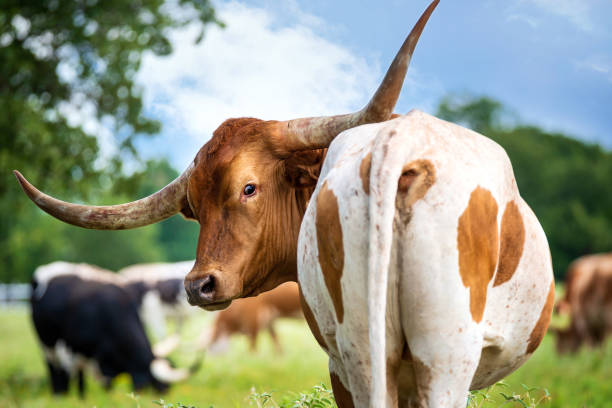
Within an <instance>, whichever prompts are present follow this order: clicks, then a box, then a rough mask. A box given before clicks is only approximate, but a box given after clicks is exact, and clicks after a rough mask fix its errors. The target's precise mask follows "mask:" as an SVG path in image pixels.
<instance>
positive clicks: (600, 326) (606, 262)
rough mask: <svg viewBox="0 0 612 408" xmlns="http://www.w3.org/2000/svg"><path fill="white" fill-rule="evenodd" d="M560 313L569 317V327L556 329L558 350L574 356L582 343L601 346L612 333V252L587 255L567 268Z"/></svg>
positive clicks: (559, 308) (559, 305) (559, 306)
mask: <svg viewBox="0 0 612 408" xmlns="http://www.w3.org/2000/svg"><path fill="white" fill-rule="evenodd" d="M557 306H558V310H559V312H560V313H561V314H569V316H570V325H569V327H568V328H566V329H555V330H554V332H555V334H556V337H557V351H558V352H559V353H560V354H564V353H574V352H576V351H578V349H579V348H580V346H581V345H582V344H583V343H586V344H588V345H591V346H598V345H601V344H602V343H603V342H604V340H605V339H606V336H607V335H608V334H609V333H611V332H612V253H605V254H595V255H587V256H583V257H580V258H578V259H576V260H575V261H574V262H572V263H571V264H570V266H569V268H568V272H567V277H566V282H565V296H564V297H563V299H562V300H561V301H560V302H559V304H558V305H557Z"/></svg>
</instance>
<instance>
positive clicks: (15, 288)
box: [0, 283, 31, 306]
mask: <svg viewBox="0 0 612 408" xmlns="http://www.w3.org/2000/svg"><path fill="white" fill-rule="evenodd" d="M30 292H31V286H30V284H29V283H0V306H9V305H20V304H25V303H26V302H27V301H28V300H29V299H30Z"/></svg>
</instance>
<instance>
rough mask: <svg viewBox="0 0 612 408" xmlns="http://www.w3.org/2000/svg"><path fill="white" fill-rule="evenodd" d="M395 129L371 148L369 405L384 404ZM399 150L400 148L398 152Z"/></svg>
mask: <svg viewBox="0 0 612 408" xmlns="http://www.w3.org/2000/svg"><path fill="white" fill-rule="evenodd" d="M395 134H396V131H395V130H390V131H388V130H384V129H383V130H382V131H381V132H380V133H379V135H378V136H377V138H376V141H375V144H374V148H373V149H372V161H371V167H370V196H369V216H370V224H369V225H370V227H369V228H370V230H369V248H368V287H367V288H368V289H367V290H368V320H369V333H368V334H369V341H370V361H371V365H372V366H371V369H372V385H371V387H372V389H371V394H370V407H372V408H374V407H376V408H378V407H382V406H385V404H386V396H387V375H386V371H387V370H386V350H385V348H386V344H385V343H386V306H387V286H388V280H389V279H388V278H389V263H390V259H391V247H392V244H393V218H394V216H395V196H396V195H397V180H398V179H399V176H400V173H401V169H402V164H401V160H400V157H399V155H400V154H401V153H402V150H403V149H401V148H400V149H398V148H397V147H396V146H393V147H392V146H391V145H392V143H391V142H392V138H393V136H394V135H395ZM398 150H399V151H398Z"/></svg>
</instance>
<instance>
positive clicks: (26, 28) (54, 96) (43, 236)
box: [0, 0, 220, 281]
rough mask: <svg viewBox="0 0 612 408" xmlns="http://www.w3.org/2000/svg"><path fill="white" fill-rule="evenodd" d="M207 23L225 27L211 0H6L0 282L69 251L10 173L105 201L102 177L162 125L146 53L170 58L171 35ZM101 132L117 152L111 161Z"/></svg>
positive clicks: (1, 16) (0, 104)
mask: <svg viewBox="0 0 612 408" xmlns="http://www.w3.org/2000/svg"><path fill="white" fill-rule="evenodd" d="M208 23H217V24H220V23H219V21H218V20H217V19H216V17H215V14H214V10H213V8H212V7H211V5H210V2H209V1H208V0H177V1H175V2H167V1H164V0H148V1H143V0H107V1H104V2H102V1H98V0H78V1H72V0H49V1H32V0H0V169H2V174H0V196H1V198H0V262H1V263H0V267H1V269H0V281H2V280H4V281H6V280H16V279H18V280H24V279H27V278H28V277H29V275H30V273H31V270H32V269H33V267H34V266H36V265H38V264H40V263H42V262H46V261H48V260H52V258H54V257H56V256H58V255H57V254H58V252H57V249H58V247H60V246H61V245H69V244H68V243H67V241H65V237H62V236H60V235H61V233H62V231H64V229H63V228H62V227H59V226H58V225H56V224H53V223H50V222H49V221H47V220H44V219H43V218H41V217H40V212H39V211H38V210H36V209H34V208H33V206H32V205H31V203H28V202H27V199H26V198H25V197H24V196H23V195H22V193H21V192H20V191H19V187H18V185H17V183H16V182H15V179H14V177H13V176H12V174H11V173H10V170H11V169H20V170H22V171H23V172H24V174H25V175H26V176H27V177H28V178H29V179H30V180H31V181H33V182H34V183H36V184H37V185H38V186H40V187H41V188H43V189H45V190H47V191H50V192H51V193H56V194H57V193H61V195H63V198H65V199H68V200H87V201H94V202H95V201H96V200H97V199H100V198H102V196H97V197H95V196H91V194H90V193H91V192H92V191H93V190H95V189H98V188H99V187H100V186H101V184H100V183H101V180H103V179H101V176H103V175H105V177H106V178H108V177H111V178H112V177H113V176H114V175H115V174H119V172H120V170H121V159H122V154H123V153H128V154H129V153H130V152H131V153H132V154H134V155H135V152H134V149H133V141H134V138H135V137H137V136H139V135H150V134H154V133H156V132H157V131H158V130H159V127H160V125H159V123H158V122H157V121H155V120H151V119H150V118H148V117H146V116H145V115H144V113H143V106H142V98H141V94H142V89H141V87H140V86H139V85H138V84H137V83H136V82H135V81H134V76H135V74H136V72H137V71H138V69H139V66H140V62H141V57H142V55H143V53H144V52H147V51H148V52H153V53H155V54H157V55H167V54H169V53H171V52H172V45H171V43H170V40H169V38H168V35H169V33H170V31H171V29H173V28H177V27H182V26H185V25H187V24H198V25H199V26H200V28H201V29H202V30H203V29H204V27H205V25H206V24H208ZM202 33H203V31H202ZM200 39H201V36H200V37H199V38H198V39H196V40H197V41H199V40H200ZM101 131H105V132H107V133H109V134H112V135H114V137H115V139H116V141H117V143H118V145H119V149H118V151H117V152H116V153H115V154H114V155H113V156H112V157H110V158H105V160H104V161H101V160H100V157H99V147H98V143H97V138H96V135H97V134H98V133H100V132H101ZM67 186H69V187H70V188H66V187H67ZM67 193H69V194H70V195H69V196H67ZM56 234H60V235H56ZM77 235H78V234H77ZM60 242H63V244H60ZM60 252H61V251H60ZM54 254H55V255H54Z"/></svg>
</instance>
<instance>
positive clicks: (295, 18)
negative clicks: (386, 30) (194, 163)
mask: <svg viewBox="0 0 612 408" xmlns="http://www.w3.org/2000/svg"><path fill="white" fill-rule="evenodd" d="M285 11H287V10H285ZM217 12H218V13H219V15H220V18H221V20H222V21H224V22H225V23H226V24H227V27H226V28H225V29H219V28H217V27H209V28H208V29H207V32H206V35H205V37H204V40H203V41H202V43H201V44H199V45H194V44H193V39H194V38H195V36H196V35H197V30H195V29H187V30H183V31H180V32H177V33H175V34H174V36H173V44H174V45H175V51H174V53H173V54H172V55H171V56H169V57H155V56H153V55H147V56H146V57H145V58H144V59H143V63H142V68H141V71H140V72H139V76H138V80H139V81H140V82H141V83H143V84H144V85H145V106H146V108H147V109H148V110H149V112H151V113H153V114H154V115H155V116H158V117H160V118H161V120H162V121H163V122H164V125H165V131H164V136H163V137H162V138H161V140H159V141H157V142H155V144H156V145H157V144H158V143H160V144H161V143H166V144H169V148H170V149H179V148H180V149H183V150H182V151H180V152H175V153H174V154H173V155H172V156H174V157H173V159H174V160H173V163H174V164H175V165H177V166H184V165H186V164H187V163H188V161H189V160H191V159H192V158H193V156H194V155H195V153H196V151H197V149H199V147H200V146H201V145H202V144H203V143H204V142H205V141H206V140H208V139H209V137H210V136H211V134H212V132H213V131H214V129H216V127H217V126H218V125H219V124H220V123H221V122H222V121H223V120H225V119H227V118H229V117H240V116H254V117H259V118H261V119H278V120H282V119H289V118H295V117H301V116H312V115H328V114H336V113H344V112H349V111H352V110H355V109H359V108H361V105H362V104H364V103H366V102H367V100H368V98H369V96H370V92H372V91H373V90H374V89H375V87H376V80H377V78H378V77H379V69H378V67H377V66H374V67H371V66H368V64H367V62H366V61H365V60H364V59H363V58H360V57H358V56H356V55H354V54H353V53H352V52H351V51H349V50H348V49H347V48H344V47H342V46H340V45H337V44H334V43H333V42H331V41H329V40H327V39H325V38H323V37H322V36H321V35H320V34H318V31H320V30H318V29H317V27H320V26H321V20H320V19H319V18H317V17H314V16H309V15H307V14H305V13H304V12H302V11H300V10H299V8H298V7H297V6H296V5H295V3H292V7H290V8H289V12H290V13H291V14H292V15H286V14H285V15H283V16H282V18H281V16H276V15H274V13H273V12H271V11H269V10H266V9H261V8H255V7H249V6H245V5H242V4H238V3H236V2H229V3H221V4H219V5H218V6H217ZM287 21H289V23H286V22H287ZM158 139H159V138H158ZM146 143H150V141H147V142H146ZM179 145H180V146H179ZM156 153H157V154H159V152H156Z"/></svg>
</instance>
